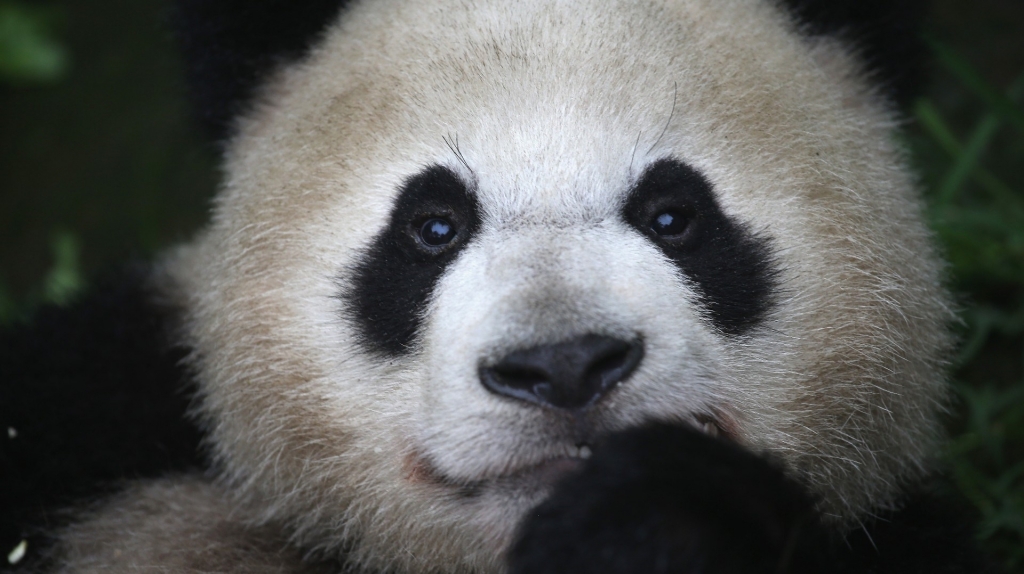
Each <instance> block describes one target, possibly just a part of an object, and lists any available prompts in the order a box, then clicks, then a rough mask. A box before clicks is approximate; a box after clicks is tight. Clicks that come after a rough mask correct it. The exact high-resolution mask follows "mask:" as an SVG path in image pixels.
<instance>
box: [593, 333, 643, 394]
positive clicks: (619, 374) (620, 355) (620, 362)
mask: <svg viewBox="0 0 1024 574" xmlns="http://www.w3.org/2000/svg"><path fill="white" fill-rule="evenodd" d="M620 343H621V344H620V345H617V346H616V348H614V349H609V350H608V351H607V352H606V353H604V354H603V356H600V357H598V358H597V359H596V360H595V361H594V363H592V364H591V365H590V368H589V369H587V379H588V380H589V381H591V382H592V383H595V384H599V385H601V386H605V385H612V384H615V383H617V382H619V381H620V380H621V379H623V378H625V375H626V374H628V373H629V371H631V370H632V368H629V363H630V359H631V356H630V350H631V349H632V348H633V347H632V346H631V345H629V344H628V343H625V342H621V341H620Z"/></svg>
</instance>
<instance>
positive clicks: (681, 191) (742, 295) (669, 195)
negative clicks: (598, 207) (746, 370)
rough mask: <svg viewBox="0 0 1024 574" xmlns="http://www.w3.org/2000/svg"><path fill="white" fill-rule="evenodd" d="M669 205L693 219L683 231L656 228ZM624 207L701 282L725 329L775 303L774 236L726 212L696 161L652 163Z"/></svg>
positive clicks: (751, 322) (748, 324)
mask: <svg viewBox="0 0 1024 574" xmlns="http://www.w3.org/2000/svg"><path fill="white" fill-rule="evenodd" d="M664 211H673V212H676V213H678V214H679V215H680V216H682V217H686V218H688V219H689V224H688V225H687V227H686V231H685V232H684V233H683V234H681V235H680V236H679V237H676V238H664V237H661V236H659V235H658V234H657V233H655V232H654V230H653V229H652V228H651V222H652V220H653V219H654V218H655V217H657V216H658V215H659V214H660V213H663V212H664ZM623 213H624V216H625V219H626V221H627V222H628V223H629V224H630V225H632V226H633V227H635V228H636V229H637V230H638V231H640V232H641V233H643V234H644V235H646V236H648V237H649V238H650V239H651V241H653V242H654V244H655V245H657V246H658V247H659V248H660V249H661V251H662V252H663V253H664V254H665V255H666V256H667V257H668V258H669V259H671V260H672V261H674V262H675V264H676V265H677V266H678V267H679V269H680V270H682V272H683V274H685V275H686V276H687V277H688V278H689V279H690V280H691V281H693V282H694V283H695V284H696V285H697V286H698V288H699V289H700V291H701V295H702V299H703V303H704V305H705V306H706V307H707V309H708V313H709V315H710V317H711V320H712V321H713V322H714V324H715V326H716V327H717V328H718V329H720V330H721V331H722V332H724V333H728V334H730V335H740V334H743V333H745V332H747V331H748V330H749V329H751V328H752V327H754V326H755V325H757V324H758V323H759V322H760V321H761V320H762V319H763V318H764V316H765V315H766V314H767V313H768V311H769V310H770V309H771V307H772V302H773V300H772V296H773V293H774V291H775V288H776V286H775V278H776V271H775V269H774V260H773V257H772V251H771V248H770V246H769V244H768V241H767V240H766V239H765V238H763V237H759V236H757V235H755V234H753V233H751V232H750V231H749V230H747V229H746V228H745V227H744V226H743V225H742V224H740V223H739V222H736V221H734V220H733V219H731V218H730V217H728V216H727V215H726V214H725V213H723V212H722V210H721V208H720V207H719V206H718V202H717V201H716V200H715V195H714V192H713V191H712V189H711V184H710V183H709V182H708V180H707V179H705V178H704V176H702V175H701V174H700V173H698V172H697V171H696V170H694V169H693V168H691V167H690V166H688V165H686V164H684V163H682V162H680V161H678V160H675V159H663V160H660V161H657V162H655V163H654V164H652V165H651V166H650V167H648V168H647V170H646V171H645V172H644V174H643V176H641V178H640V180H639V181H638V182H637V184H636V186H635V187H634V188H633V189H632V190H631V192H630V194H629V197H628V199H627V200H626V205H625V207H624V211H623Z"/></svg>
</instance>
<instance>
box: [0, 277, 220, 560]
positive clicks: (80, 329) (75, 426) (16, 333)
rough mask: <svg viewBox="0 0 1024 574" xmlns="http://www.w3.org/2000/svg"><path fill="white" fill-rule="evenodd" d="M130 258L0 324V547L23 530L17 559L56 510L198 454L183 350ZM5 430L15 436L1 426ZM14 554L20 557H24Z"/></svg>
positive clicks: (183, 465)
mask: <svg viewBox="0 0 1024 574" xmlns="http://www.w3.org/2000/svg"><path fill="white" fill-rule="evenodd" d="M145 281H146V273H145V270H143V269H141V268H133V269H132V270H130V271H128V272H127V273H125V274H123V275H120V276H118V277H117V278H116V279H113V280H111V281H109V282H105V283H103V284H100V285H99V286H98V287H97V288H96V289H95V292H94V293H93V294H92V295H89V296H87V297H84V298H82V299H81V300H79V301H78V302H77V303H75V304H73V305H72V306H70V307H69V308H56V307H50V308H45V309H42V310H41V311H40V312H38V313H37V314H36V315H35V317H34V318H33V320H32V322H31V323H29V324H25V325H19V326H15V327H13V328H9V329H6V330H3V331H0V517H2V518H0V550H2V554H3V555H6V553H7V552H9V551H10V550H11V549H12V548H14V546H15V545H16V544H17V543H18V542H19V541H20V540H22V539H25V538H27V539H28V540H29V555H28V557H27V558H26V562H31V561H32V560H34V559H35V558H36V557H37V554H36V551H37V550H38V549H39V548H40V547H41V546H43V545H44V542H45V540H44V539H43V538H42V537H41V536H40V535H38V534H37V532H38V531H37V530H36V529H37V528H39V529H45V530H47V531H52V530H53V529H54V528H55V527H57V526H59V525H60V524H62V523H63V522H64V520H65V518H66V516H65V514H64V513H62V512H60V510H61V509H62V508H63V507H64V506H66V505H70V504H73V503H76V502H81V501H83V500H89V499H92V498H95V497H96V496H99V495H101V494H103V493H106V492H109V491H110V490H111V489H112V488H115V487H116V486H117V482H118V481H119V480H121V479H125V478H141V477H149V476H157V475H161V474H165V473H167V472H170V471H175V470H184V469H188V468H192V467H197V466H199V465H201V463H202V461H201V457H200V455H199V451H198V450H197V449H198V444H199V436H200V435H199V431H198V430H197V429H196V428H195V427H194V426H193V425H192V424H191V423H189V422H188V420H187V419H186V418H185V411H186V408H187V407H188V403H189V398H188V395H187V392H186V389H185V386H186V384H187V377H186V373H185V371H184V369H183V368H182V366H181V359H182V356H183V353H184V351H183V350H181V349H175V348H173V347H171V346H170V345H169V344H168V339H167V338H166V337H167V332H166V330H165V329H166V326H167V310H165V309H161V308H160V307H159V306H157V305H155V304H153V303H152V302H151V301H150V295H149V293H148V291H147V288H146V287H145ZM8 429H13V431H14V433H16V434H15V436H14V437H13V438H11V437H10V436H9V431H8ZM23 564H24V563H23Z"/></svg>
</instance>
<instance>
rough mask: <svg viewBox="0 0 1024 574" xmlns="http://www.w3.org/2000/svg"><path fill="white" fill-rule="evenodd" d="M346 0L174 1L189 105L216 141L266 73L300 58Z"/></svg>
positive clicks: (227, 133)
mask: <svg viewBox="0 0 1024 574" xmlns="http://www.w3.org/2000/svg"><path fill="white" fill-rule="evenodd" d="M347 3H348V0H176V2H175V6H174V9H173V12H172V24H173V26H174V28H175V32H176V36H177V39H178V42H179V44H180V46H181V49H182V53H183V56H184V60H185V66H186V77H187V80H188V85H189V91H190V96H191V99H192V104H193V106H194V109H195V111H196V114H197V115H198V117H199V119H200V121H201V123H202V124H203V125H204V127H205V128H206V129H207V130H208V131H209V133H210V135H211V136H213V137H214V138H216V139H217V140H225V139H227V138H229V137H230V136H231V133H230V132H231V127H232V123H233V122H232V120H233V119H234V118H235V116H236V115H237V114H238V113H239V112H240V111H242V110H244V108H245V105H246V104H247V103H248V101H249V99H250V98H251V97H252V95H253V93H254V91H255V90H256V88H257V87H258V86H259V85H260V84H261V83H262V82H263V81H264V80H265V79H266V77H267V74H269V73H270V72H272V71H273V69H274V68H275V67H276V66H280V65H282V64H285V63H287V62H289V61H294V60H295V59H297V58H299V57H301V56H302V55H304V54H305V53H306V51H307V50H308V49H309V48H310V46H311V45H312V43H313V42H315V41H316V39H317V36H318V35H319V34H320V33H321V32H322V31H323V30H324V29H325V28H326V27H327V25H328V24H330V23H331V21H332V20H333V19H334V18H335V17H337V16H338V14H339V13H340V11H341V9H342V8H343V7H344V5H345V4H347Z"/></svg>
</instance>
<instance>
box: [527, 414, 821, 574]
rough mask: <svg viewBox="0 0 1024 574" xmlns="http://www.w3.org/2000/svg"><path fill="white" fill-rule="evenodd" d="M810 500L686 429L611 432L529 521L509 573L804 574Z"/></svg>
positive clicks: (765, 468)
mask: <svg viewBox="0 0 1024 574" xmlns="http://www.w3.org/2000/svg"><path fill="white" fill-rule="evenodd" d="M827 549H828V536H827V533H826V529H825V527H824V526H822V525H821V523H820V522H819V518H818V514H817V513H816V512H815V510H814V501H813V499H812V498H811V497H810V496H809V495H808V494H807V493H806V492H805V491H804V489H803V488H802V487H801V486H800V485H798V484H796V483H795V482H793V481H792V480H790V479H789V478H787V477H786V476H784V475H783V474H782V471H781V470H779V469H778V468H777V467H776V466H775V465H773V464H771V463H770V462H768V461H766V460H765V459H763V458H761V457H758V456H757V455H754V454H753V453H750V452H748V451H747V450H745V449H743V448H740V447H739V446H737V445H735V444H732V443H729V442H726V441H724V440H720V439H715V438H711V437H708V436H706V435H703V434H701V433H699V432H696V431H693V430H690V429H688V428H685V427H680V426H671V425H665V424H659V425H653V426H648V427H645V428H641V429H636V430H631V431H627V432H623V433H620V434H616V435H613V436H611V437H609V439H608V440H607V441H606V442H605V443H604V444H602V445H600V446H599V447H598V448H596V449H595V451H594V455H593V457H592V458H591V459H590V460H589V461H587V464H586V465H585V467H584V468H583V469H582V471H581V472H580V473H578V474H576V475H573V476H571V477H569V478H567V479H566V480H564V481H563V482H562V483H560V484H559V485H558V487H557V488H556V490H555V493H554V494H553V495H552V496H551V498H549V499H548V500H547V501H546V502H544V503H543V504H541V505H540V506H539V507H537V508H536V509H534V511H533V512H532V513H531V514H530V515H529V516H528V517H527V518H526V520H525V521H524V523H523V524H522V525H521V526H520V532H519V538H518V540H517V542H516V543H515V544H514V545H513V548H512V549H511V551H510V555H509V559H510V572H511V573H512V574H545V573H549V572H550V573H559V574H575V573H584V572H586V573H588V574H598V573H600V574H612V573H615V574H619V573H627V572H628V573H634V572H674V573H675V572H678V573H693V574H698V573H699V574H734V573H735V574H739V573H755V572H757V573H760V572H765V573H804V572H807V573H810V572H819V571H821V572H825V571H832V569H831V568H829V567H828V550H827Z"/></svg>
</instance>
